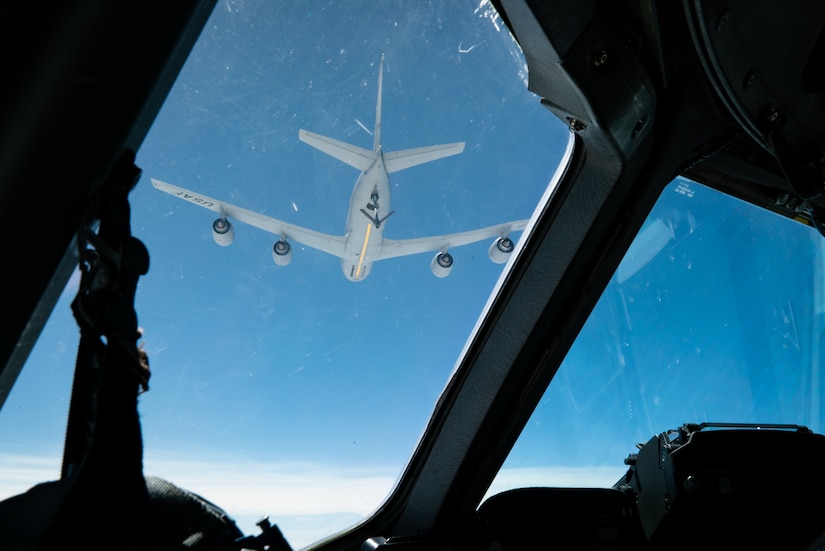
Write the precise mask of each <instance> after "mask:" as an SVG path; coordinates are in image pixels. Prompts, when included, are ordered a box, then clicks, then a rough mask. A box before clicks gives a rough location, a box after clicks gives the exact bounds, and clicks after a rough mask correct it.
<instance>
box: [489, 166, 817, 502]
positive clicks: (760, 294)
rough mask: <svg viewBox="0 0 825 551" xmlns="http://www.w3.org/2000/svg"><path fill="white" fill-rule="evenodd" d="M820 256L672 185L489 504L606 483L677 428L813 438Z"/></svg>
mask: <svg viewBox="0 0 825 551" xmlns="http://www.w3.org/2000/svg"><path fill="white" fill-rule="evenodd" d="M823 252H825V242H824V241H823V238H822V236H821V235H820V234H819V233H818V232H817V231H815V230H814V229H813V228H811V227H809V226H807V225H804V224H802V223H800V222H798V221H794V220H790V219H788V218H785V217H783V216H779V215H777V214H775V213H772V212H769V211H766V210H763V209H761V208H758V207H755V206H753V205H751V204H748V203H744V202H742V201H740V200H738V199H735V198H732V197H730V196H727V195H725V194H722V193H719V192H717V191H715V190H712V189H710V188H707V187H705V186H702V185H699V184H697V183H695V182H691V181H688V180H685V179H682V178H677V179H676V180H675V181H673V182H672V183H671V184H670V185H669V186H668V187H667V188H666V189H665V190H664V192H663V193H662V195H661V197H660V198H659V200H658V202H657V203H656V205H655V207H654V209H653V211H652V212H651V213H650V215H649V217H648V219H647V221H646V223H645V224H644V225H643V227H642V229H641V230H640V232H639V233H638V235H637V237H636V239H635V241H634V242H633V244H632V245H631V247H630V249H629V250H628V252H627V254H626V255H625V257H624V260H623V261H622V263H621V264H620V265H619V267H618V269H617V270H616V272H615V274H614V276H613V278H612V279H611V281H610V283H609V285H608V287H607V289H606V290H605V291H604V293H603V294H602V296H601V298H600V300H599V302H598V304H597V305H596V307H595V309H594V310H593V312H592V313H591V315H590V317H589V319H588V320H587V322H586V324H585V325H584V327H583V329H582V330H581V332H580V334H579V336H578V338H577V339H576V341H575V343H574V344H573V346H572V348H571V350H570V351H569V353H568V354H567V357H566V359H565V361H564V363H563V364H562V366H561V368H560V369H559V370H558V372H557V374H556V375H555V377H554V379H553V381H552V382H551V384H550V385H549V387H548V388H547V391H546V393H545V395H544V397H543V398H542V400H541V402H540V404H539V406H538V407H537V409H536V410H535V412H534V413H533V415H532V417H531V419H530V420H529V422H528V423H527V426H526V427H525V429H524V431H523V433H522V434H521V436H520V438H519V440H518V441H517V443H516V445H515V447H514V448H513V450H512V451H511V453H510V455H509V457H508V459H507V461H506V462H505V464H504V467H503V468H502V469H501V471H500V472H499V474H498V476H497V478H496V479H495V481H494V483H493V485H492V486H491V488H490V490H489V492H488V494H495V493H498V492H501V491H502V490H506V489H511V488H518V487H526V486H562V487H571V486H586V487H592V486H598V487H611V486H613V485H614V484H615V483H616V482H617V481H618V480H619V479H620V478H621V477H622V476H623V475H624V474H625V472H626V471H627V465H625V464H624V462H623V460H624V458H626V457H628V455H630V454H631V453H635V452H636V451H637V450H636V446H635V445H636V444H637V443H644V442H647V441H648V440H649V439H650V438H651V437H653V436H654V435H657V434H660V433H663V432H665V431H668V430H671V429H676V428H678V427H681V426H682V425H684V424H685V423H697V424H698V423H706V422H707V423H748V424H756V425H759V424H763V425H764V424H789V425H801V426H804V427H807V428H809V429H811V430H812V431H814V432H817V433H819V432H821V430H822V423H823V409H822V396H821V388H820V379H821V377H822V375H823V374H822V368H821V361H820V356H821V354H822V352H821V347H822V344H821V339H822V331H823V329H825V327H823V317H822V314H823V308H825V295H824V294H823V267H825V265H824V264H823V259H825V256H823Z"/></svg>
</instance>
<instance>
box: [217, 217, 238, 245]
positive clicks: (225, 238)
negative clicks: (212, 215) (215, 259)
mask: <svg viewBox="0 0 825 551" xmlns="http://www.w3.org/2000/svg"><path fill="white" fill-rule="evenodd" d="M212 238H213V239H214V240H215V243H217V244H218V245H220V246H221V247H226V246H228V245H231V244H232V241H233V240H234V239H235V228H233V227H232V224H231V223H230V222H229V220H227V219H226V218H218V219H217V220H215V221H214V222H212Z"/></svg>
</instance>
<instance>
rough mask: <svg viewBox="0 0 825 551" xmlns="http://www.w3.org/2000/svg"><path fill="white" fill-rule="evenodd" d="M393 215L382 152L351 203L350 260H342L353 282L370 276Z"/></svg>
mask: <svg viewBox="0 0 825 551" xmlns="http://www.w3.org/2000/svg"><path fill="white" fill-rule="evenodd" d="M391 212H392V211H391V210H390V177H389V174H388V173H387V168H386V166H385V165H384V157H383V154H382V153H381V151H380V150H379V151H378V152H377V154H376V158H375V161H374V162H373V164H372V165H371V166H370V167H369V168H368V169H367V170H365V171H364V172H362V173H361V175H360V176H359V177H358V180H356V182H355V187H354V188H353V190H352V197H351V199H350V205H349V212H348V214H347V223H346V228H345V231H344V235H345V236H346V238H347V242H346V257H344V258H342V259H341V270H342V271H343V272H344V276H346V278H347V279H349V280H350V281H361V280H362V279H364V278H365V277H367V275H368V274H369V272H370V268H371V267H372V262H373V260H372V259H374V258H377V257H378V252H379V251H380V250H381V243H382V242H383V240H384V223H385V221H386V219H387V217H388V216H389V215H390V213H391Z"/></svg>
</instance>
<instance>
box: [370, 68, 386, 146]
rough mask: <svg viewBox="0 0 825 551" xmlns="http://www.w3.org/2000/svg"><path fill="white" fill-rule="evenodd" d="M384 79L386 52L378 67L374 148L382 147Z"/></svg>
mask: <svg viewBox="0 0 825 551" xmlns="http://www.w3.org/2000/svg"><path fill="white" fill-rule="evenodd" d="M383 80H384V54H381V65H380V67H379V68H378V101H376V102H375V132H373V141H372V150H373V151H378V150H379V149H381V89H382V88H383Z"/></svg>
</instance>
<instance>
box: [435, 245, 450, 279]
mask: <svg viewBox="0 0 825 551" xmlns="http://www.w3.org/2000/svg"><path fill="white" fill-rule="evenodd" d="M452 269H453V255H451V254H450V253H448V252H446V251H445V252H442V253H438V254H437V255H435V256H434V257H433V259H432V262H430V270H432V272H433V275H434V276H435V277H447V276H448V275H450V272H451V271H452Z"/></svg>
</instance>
